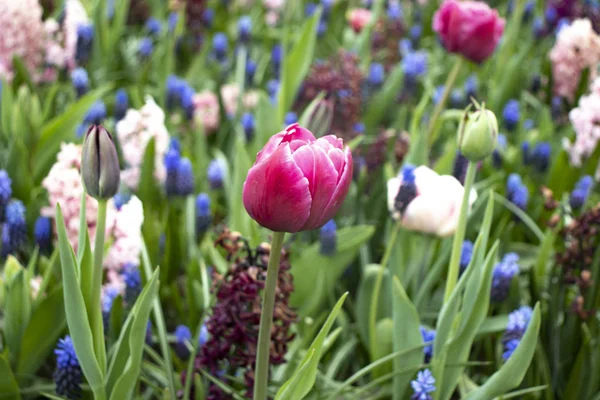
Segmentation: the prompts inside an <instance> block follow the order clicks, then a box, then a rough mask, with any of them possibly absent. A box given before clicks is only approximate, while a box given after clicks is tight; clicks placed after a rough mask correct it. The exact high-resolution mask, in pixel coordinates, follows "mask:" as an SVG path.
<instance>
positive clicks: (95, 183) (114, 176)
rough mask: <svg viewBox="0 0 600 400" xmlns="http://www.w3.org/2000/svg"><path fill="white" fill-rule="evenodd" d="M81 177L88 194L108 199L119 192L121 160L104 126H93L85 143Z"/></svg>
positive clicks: (86, 136) (87, 134)
mask: <svg viewBox="0 0 600 400" xmlns="http://www.w3.org/2000/svg"><path fill="white" fill-rule="evenodd" d="M81 175H82V176H83V184H84V185H85V190H86V191H87V193H88V194H89V195H90V196H92V197H94V198H96V199H108V198H111V197H113V196H114V195H115V194H116V193H117V191H118V190H119V177H120V170H119V158H118V156H117V149H116V148H115V143H114V142H113V139H112V136H111V135H110V133H108V131H107V130H106V129H104V127H103V126H102V125H92V126H91V127H90V129H88V131H87V133H86V135H85V140H84V142H83V154H82V156H81Z"/></svg>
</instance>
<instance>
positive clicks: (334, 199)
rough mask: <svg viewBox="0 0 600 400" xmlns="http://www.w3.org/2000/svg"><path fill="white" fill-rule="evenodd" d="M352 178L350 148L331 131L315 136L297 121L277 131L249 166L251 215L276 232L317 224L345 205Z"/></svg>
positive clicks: (246, 200)
mask: <svg viewBox="0 0 600 400" xmlns="http://www.w3.org/2000/svg"><path fill="white" fill-rule="evenodd" d="M351 180H352V153H351V152H350V149H349V148H348V147H347V146H346V147H344V144H343V141H342V139H338V138H337V137H335V136H333V135H329V136H324V137H322V138H319V139H316V138H315V137H314V135H313V134H312V132H311V131H309V130H308V129H306V128H302V127H301V126H299V125H298V124H293V125H290V126H288V127H287V128H286V129H285V130H284V131H283V132H279V133H277V134H276V135H273V136H272V137H271V138H270V139H269V141H268V142H267V144H266V145H265V147H263V149H262V150H261V151H259V152H258V155H257V156H256V162H255V163H254V166H252V168H250V171H248V177H247V178H246V182H244V190H243V194H242V198H243V201H244V206H245V207H246V210H247V211H248V214H250V216H251V217H252V218H253V219H255V220H256V221H257V222H258V223H259V224H261V225H262V226H264V227H265V228H269V229H271V230H273V231H275V232H299V231H306V230H311V229H317V228H320V227H321V226H323V225H324V224H325V223H326V222H327V221H329V220H330V219H331V218H333V217H334V216H335V214H336V212H337V211H338V210H339V208H340V207H341V205H342V203H343V201H344V198H345V197H346V194H347V193H348V188H349V187H350V182H351Z"/></svg>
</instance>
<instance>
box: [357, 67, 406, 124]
mask: <svg viewBox="0 0 600 400" xmlns="http://www.w3.org/2000/svg"><path fill="white" fill-rule="evenodd" d="M403 82H404V71H403V69H402V66H401V65H397V66H396V67H394V69H393V70H392V72H390V75H389V76H388V77H387V78H386V80H385V83H384V84H383V86H382V89H381V91H379V92H378V93H376V94H375V95H374V96H373V98H372V99H371V100H370V101H369V104H368V106H367V111H366V112H365V118H364V121H365V125H366V126H368V127H370V128H374V127H376V126H377V124H379V123H380V122H381V121H382V120H383V118H384V117H385V116H386V115H387V113H386V111H387V110H388V109H389V107H390V106H391V105H392V104H395V101H394V100H395V99H396V96H398V91H399V90H400V88H402V84H403Z"/></svg>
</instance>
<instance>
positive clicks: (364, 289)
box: [292, 264, 392, 343]
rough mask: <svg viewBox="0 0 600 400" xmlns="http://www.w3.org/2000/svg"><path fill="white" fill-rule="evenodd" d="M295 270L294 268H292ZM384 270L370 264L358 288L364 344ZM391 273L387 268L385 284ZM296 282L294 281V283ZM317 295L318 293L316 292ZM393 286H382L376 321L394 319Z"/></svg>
mask: <svg viewBox="0 0 600 400" xmlns="http://www.w3.org/2000/svg"><path fill="white" fill-rule="evenodd" d="M292 265H293V264H292ZM292 268H293V267H292ZM381 268H383V267H382V266H381V265H379V264H369V265H367V266H366V267H365V269H364V272H363V277H362V279H361V280H360V283H359V286H358V295H357V297H356V319H357V322H358V324H357V325H358V332H359V334H360V336H361V339H362V340H363V342H364V343H369V329H368V326H369V313H370V310H371V299H372V298H373V290H374V287H375V281H376V280H377V276H378V275H379V270H380V269H381ZM390 276H391V273H390V271H389V269H387V268H385V269H384V271H383V282H389V279H390ZM295 282H296V281H295V280H294V283H295ZM315 293H317V292H316V291H315ZM391 298H392V285H382V286H381V290H380V292H379V301H378V302H377V317H376V320H379V319H382V318H388V317H389V318H391V317H392V304H391V301H390V300H391Z"/></svg>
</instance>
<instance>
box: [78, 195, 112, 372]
mask: <svg viewBox="0 0 600 400" xmlns="http://www.w3.org/2000/svg"><path fill="white" fill-rule="evenodd" d="M106 203H107V201H106V200H98V215H97V218H96V238H95V242H94V243H95V244H94V269H93V272H92V307H90V313H91V314H92V315H90V324H91V325H92V334H93V339H94V352H95V354H96V359H97V360H98V364H99V365H100V370H101V371H102V372H103V373H104V372H105V371H106V348H105V347H104V326H103V324H102V307H101V296H102V293H101V292H102V272H103V269H102V257H103V255H104V231H105V229H106ZM79 245H80V246H85V244H84V243H80V244H79Z"/></svg>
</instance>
